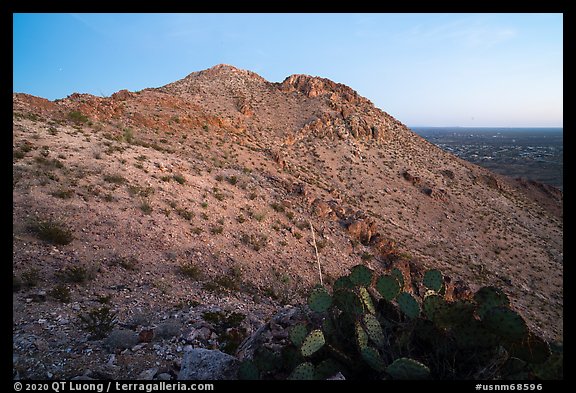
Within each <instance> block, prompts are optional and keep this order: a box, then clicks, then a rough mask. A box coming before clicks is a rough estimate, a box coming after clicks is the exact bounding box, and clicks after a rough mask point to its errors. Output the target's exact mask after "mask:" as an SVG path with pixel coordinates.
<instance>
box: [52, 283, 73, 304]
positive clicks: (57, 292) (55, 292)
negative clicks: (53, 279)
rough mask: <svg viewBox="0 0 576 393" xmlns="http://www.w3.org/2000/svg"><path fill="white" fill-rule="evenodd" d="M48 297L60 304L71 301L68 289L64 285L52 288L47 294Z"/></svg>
mask: <svg viewBox="0 0 576 393" xmlns="http://www.w3.org/2000/svg"><path fill="white" fill-rule="evenodd" d="M48 295H50V296H51V297H53V298H54V299H56V300H59V301H60V302H62V303H70V300H71V294H70V288H68V287H67V286H66V285H64V284H58V285H56V286H54V288H52V289H51V290H50V292H48Z"/></svg>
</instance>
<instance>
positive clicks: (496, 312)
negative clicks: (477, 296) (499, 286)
mask: <svg viewBox="0 0 576 393" xmlns="http://www.w3.org/2000/svg"><path fill="white" fill-rule="evenodd" d="M482 321H483V322H484V324H485V325H486V326H487V327H488V328H489V329H490V330H491V331H492V332H494V333H495V334H496V335H498V336H499V337H502V338H503V339H506V340H510V341H515V340H522V339H523V338H524V337H525V336H526V335H527V334H528V327H527V326H526V322H524V319H522V317H521V316H520V315H518V313H516V312H515V311H514V310H512V309H510V308H508V307H504V306H498V307H494V308H491V309H490V310H488V311H487V312H486V314H485V315H484V318H483V319H482Z"/></svg>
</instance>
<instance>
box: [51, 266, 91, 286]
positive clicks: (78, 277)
mask: <svg viewBox="0 0 576 393" xmlns="http://www.w3.org/2000/svg"><path fill="white" fill-rule="evenodd" d="M56 275H57V276H58V277H59V278H60V279H61V280H63V281H64V282H69V283H77V284H81V283H84V282H86V281H88V280H90V279H91V278H93V273H92V272H90V271H89V270H88V269H87V268H86V267H84V266H68V267H66V268H64V269H62V270H60V271H59V272H58V273H57V274H56Z"/></svg>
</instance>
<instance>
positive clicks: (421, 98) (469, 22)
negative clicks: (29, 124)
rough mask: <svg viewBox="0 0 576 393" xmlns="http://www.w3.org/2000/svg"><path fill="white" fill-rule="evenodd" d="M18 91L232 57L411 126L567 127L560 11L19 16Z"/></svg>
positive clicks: (107, 85) (126, 78)
mask: <svg viewBox="0 0 576 393" xmlns="http://www.w3.org/2000/svg"><path fill="white" fill-rule="evenodd" d="M13 21H14V27H13V44H14V49H13V55H14V57H13V90H14V92H23V93H29V94H33V95H37V96H41V97H45V98H48V99H51V100H53V99H57V98H63V97H66V96H68V95H70V94H72V93H74V92H78V93H90V94H94V95H99V96H109V95H111V94H112V93H114V92H116V91H118V90H121V89H128V90H131V91H136V90H141V89H143V88H146V87H159V86H162V85H165V84H167V83H170V82H173V81H176V80H178V79H181V78H183V77H185V76H186V75H188V74H189V73H191V72H194V71H199V70H203V69H206V68H209V67H212V66H214V65H216V64H220V63H225V64H230V65H233V66H236V67H238V68H243V69H248V70H251V71H254V72H256V73H258V74H259V75H261V76H262V77H263V78H265V79H267V80H268V81H271V82H281V81H282V80H284V78H286V77H287V76H289V75H291V74H309V75H314V76H321V77H324V78H329V79H331V80H333V81H335V82H339V83H344V84H346V85H348V86H350V87H351V88H353V89H354V90H356V91H357V92H358V93H359V94H361V95H363V96H365V97H367V98H368V99H370V100H371V101H372V102H373V103H374V104H375V105H376V106H377V107H379V108H381V109H382V110H384V111H386V112H388V113H389V114H391V115H392V116H394V117H395V118H397V119H398V120H400V121H401V122H403V123H404V124H407V125H408V126H463V127H470V126H509V127H514V126H517V127H538V126H541V127H555V126H558V127H561V126H563V120H562V117H563V15H562V14H530V13H526V14H511V13H504V14H454V13H450V14H441V13H430V14H356V13H349V14H346V13H344V14H342V13H336V14H281V13H279V14H14V15H13Z"/></svg>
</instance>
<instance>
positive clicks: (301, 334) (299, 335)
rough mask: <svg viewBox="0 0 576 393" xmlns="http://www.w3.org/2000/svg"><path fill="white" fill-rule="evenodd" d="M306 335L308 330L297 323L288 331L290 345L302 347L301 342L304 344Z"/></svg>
mask: <svg viewBox="0 0 576 393" xmlns="http://www.w3.org/2000/svg"><path fill="white" fill-rule="evenodd" d="M307 335H308V329H306V326H305V325H304V324H302V323H299V324H298V325H295V326H293V327H292V329H290V341H292V344H294V345H296V346H297V347H299V346H300V345H302V342H304V339H305V338H306V336H307Z"/></svg>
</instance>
